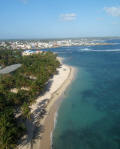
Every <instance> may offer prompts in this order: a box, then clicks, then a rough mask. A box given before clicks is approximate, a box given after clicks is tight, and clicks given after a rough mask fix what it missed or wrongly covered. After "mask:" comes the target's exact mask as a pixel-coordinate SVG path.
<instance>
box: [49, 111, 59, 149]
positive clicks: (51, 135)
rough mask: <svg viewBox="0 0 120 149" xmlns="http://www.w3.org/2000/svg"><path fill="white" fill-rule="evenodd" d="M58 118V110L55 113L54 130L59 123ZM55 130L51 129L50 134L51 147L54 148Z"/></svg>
mask: <svg viewBox="0 0 120 149" xmlns="http://www.w3.org/2000/svg"><path fill="white" fill-rule="evenodd" d="M57 118H58V112H56V113H55V117H54V127H53V131H54V129H55V127H56V124H57ZM53 131H51V134H50V141H51V149H52V146H53Z"/></svg>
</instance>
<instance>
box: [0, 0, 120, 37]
mask: <svg viewBox="0 0 120 149" xmlns="http://www.w3.org/2000/svg"><path fill="white" fill-rule="evenodd" d="M99 36H100V37H101V36H120V0H0V39H16V38H18V39H21V38H22V39H26V38H28V39H31V38H32V39H33V38H40V39H41V38H68V37H99Z"/></svg>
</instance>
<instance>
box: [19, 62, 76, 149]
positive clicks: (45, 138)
mask: <svg viewBox="0 0 120 149" xmlns="http://www.w3.org/2000/svg"><path fill="white" fill-rule="evenodd" d="M57 72H58V73H57V74H55V75H54V76H53V78H51V79H50V80H49V83H48V85H49V87H48V90H47V91H46V92H45V93H44V94H43V95H41V96H40V97H38V98H37V99H36V102H35V103H34V104H33V105H31V107H30V108H31V113H32V123H31V122H30V121H28V122H27V126H28V135H27V136H26V138H25V140H24V141H23V142H22V143H21V144H20V145H19V146H18V149H49V148H50V145H51V142H50V134H51V131H52V130H53V127H54V115H55V112H56V110H57V106H56V105H55V102H56V101H57V99H59V97H60V96H61V95H62V94H63V93H64V91H65V89H66V88H67V86H68V85H69V84H70V83H71V81H72V80H73V78H74V75H75V68H73V67H70V66H67V65H64V64H62V65H61V67H60V68H58V69H57ZM42 107H44V108H46V111H47V114H45V115H44V117H43V118H42V119H41V118H40V111H41V108H42ZM51 107H52V108H51ZM36 124H37V126H38V127H40V126H41V125H42V126H43V127H44V130H43V132H42V133H41V131H40V132H39V131H38V130H37V131H38V132H37V136H38V137H36V138H35V139H34V141H33V137H34V136H35V135H36V131H35V129H36V128H35V125H36Z"/></svg>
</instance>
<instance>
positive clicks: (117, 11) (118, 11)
mask: <svg viewBox="0 0 120 149" xmlns="http://www.w3.org/2000/svg"><path fill="white" fill-rule="evenodd" d="M104 10H105V11H106V13H108V14H110V15H112V16H116V17H118V16H120V7H105V8H104Z"/></svg>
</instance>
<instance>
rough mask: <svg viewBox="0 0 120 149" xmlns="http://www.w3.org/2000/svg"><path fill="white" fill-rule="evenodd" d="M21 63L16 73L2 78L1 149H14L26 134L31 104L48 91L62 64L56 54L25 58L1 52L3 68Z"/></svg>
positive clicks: (12, 52)
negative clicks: (48, 83)
mask: <svg viewBox="0 0 120 149" xmlns="http://www.w3.org/2000/svg"><path fill="white" fill-rule="evenodd" d="M17 63H20V64H22V66H21V67H20V68H19V69H17V70H16V71H15V72H12V73H10V74H5V75H0V149H13V148H14V147H15V146H16V144H17V142H18V140H19V139H20V137H22V136H23V135H24V133H25V130H26V129H25V125H24V120H25V119H27V118H30V108H29V105H30V104H31V103H32V102H34V101H35V99H36V97H38V95H40V94H41V93H42V92H43V91H44V89H45V86H46V83H47V82H48V80H49V78H50V77H52V76H53V75H54V74H55V73H56V68H58V67H59V65H60V63H59V61H58V60H57V59H56V55H55V54H53V53H52V52H43V53H41V54H34V55H30V56H22V54H21V52H17V51H12V50H0V66H2V67H6V66H9V65H12V64H17ZM12 90H15V91H12ZM18 113H20V117H21V118H22V121H21V120H19V117H17V114H18Z"/></svg>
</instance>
